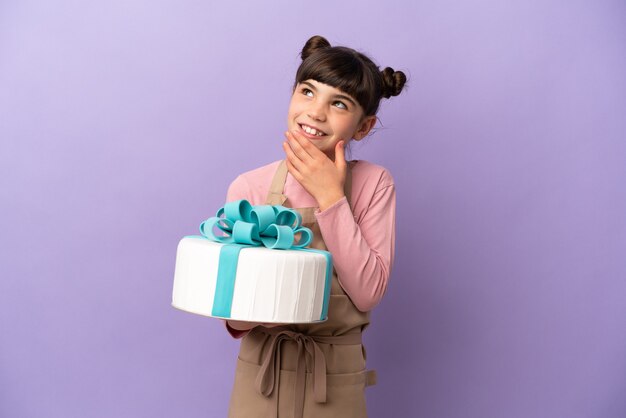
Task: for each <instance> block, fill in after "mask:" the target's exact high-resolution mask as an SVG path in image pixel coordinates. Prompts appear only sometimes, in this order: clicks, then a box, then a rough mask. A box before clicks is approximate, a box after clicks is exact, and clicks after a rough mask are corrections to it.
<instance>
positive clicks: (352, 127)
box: [287, 80, 376, 161]
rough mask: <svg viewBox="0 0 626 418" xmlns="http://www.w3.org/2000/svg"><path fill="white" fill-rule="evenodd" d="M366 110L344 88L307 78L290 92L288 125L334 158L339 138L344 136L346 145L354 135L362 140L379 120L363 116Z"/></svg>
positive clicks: (291, 129)
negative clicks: (340, 88)
mask: <svg viewBox="0 0 626 418" xmlns="http://www.w3.org/2000/svg"><path fill="white" fill-rule="evenodd" d="M363 113H364V112H363V108H362V107H361V105H359V104H358V103H357V101H356V100H355V99H354V98H353V97H350V96H349V95H348V94H346V93H344V92H343V91H341V90H339V89H337V88H335V87H332V86H329V85H328V84H323V83H320V82H317V81H315V80H305V81H303V82H301V83H298V85H297V86H296V88H295V90H294V92H293V95H292V96H291V101H290V102H289V111H288V114H287V128H288V129H289V130H290V131H294V130H297V131H299V132H300V133H301V134H302V135H303V136H305V137H306V138H308V139H309V140H310V141H311V142H312V143H313V144H315V145H316V146H317V147H318V148H319V149H320V150H321V151H322V152H324V153H325V154H326V155H327V156H328V158H330V159H331V160H333V161H334V160H335V145H336V144H337V142H339V141H341V140H342V139H343V140H344V141H345V145H347V144H348V142H349V141H350V140H351V139H352V138H354V139H355V140H357V141H358V140H361V139H362V138H364V137H365V136H366V135H367V133H368V132H369V130H370V129H371V128H372V127H373V126H374V124H375V123H376V117H375V116H368V117H364V116H363ZM310 128H314V129H315V130H316V131H311V130H310ZM305 129H306V130H309V132H307V131H306V130H305ZM318 132H319V133H321V135H319V134H318Z"/></svg>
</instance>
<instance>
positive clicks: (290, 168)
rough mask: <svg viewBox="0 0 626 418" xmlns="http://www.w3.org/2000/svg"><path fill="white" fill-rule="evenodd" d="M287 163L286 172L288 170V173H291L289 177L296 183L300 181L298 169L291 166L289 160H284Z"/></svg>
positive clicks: (300, 175) (300, 176)
mask: <svg viewBox="0 0 626 418" xmlns="http://www.w3.org/2000/svg"><path fill="white" fill-rule="evenodd" d="M286 163H287V170H289V172H290V173H291V175H292V176H293V177H294V178H295V179H296V180H298V181H301V180H302V174H300V172H299V171H298V169H297V168H296V167H294V166H293V164H292V163H291V161H290V160H289V159H287V160H286Z"/></svg>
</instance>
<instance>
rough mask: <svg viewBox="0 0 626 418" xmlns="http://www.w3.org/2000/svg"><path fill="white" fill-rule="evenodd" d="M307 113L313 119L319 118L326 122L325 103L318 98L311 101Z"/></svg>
mask: <svg viewBox="0 0 626 418" xmlns="http://www.w3.org/2000/svg"><path fill="white" fill-rule="evenodd" d="M306 114H307V116H308V117H310V118H311V119H314V120H318V121H320V122H324V121H325V120H326V112H325V111H324V106H323V103H322V102H321V101H318V100H316V101H313V102H311V105H310V106H309V108H308V109H307V112H306Z"/></svg>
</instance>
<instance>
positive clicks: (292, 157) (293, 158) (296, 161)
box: [283, 141, 304, 171]
mask: <svg viewBox="0 0 626 418" xmlns="http://www.w3.org/2000/svg"><path fill="white" fill-rule="evenodd" d="M283 150H285V154H286V156H287V160H288V161H289V162H290V163H291V165H292V166H294V167H295V168H296V169H297V170H298V171H301V169H302V168H303V165H304V162H302V160H300V157H298V156H297V155H296V153H295V152H294V151H293V149H292V148H291V146H290V145H289V144H288V143H287V141H283Z"/></svg>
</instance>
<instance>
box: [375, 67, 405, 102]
mask: <svg viewBox="0 0 626 418" xmlns="http://www.w3.org/2000/svg"><path fill="white" fill-rule="evenodd" d="M381 74H382V76H383V93H382V96H383V97H384V98H385V99H388V98H390V97H391V96H397V95H398V94H400V92H401V91H402V88H403V87H404V83H406V75H404V73H403V72H402V71H394V70H393V68H391V67H387V68H385V69H384V70H382V71H381Z"/></svg>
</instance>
